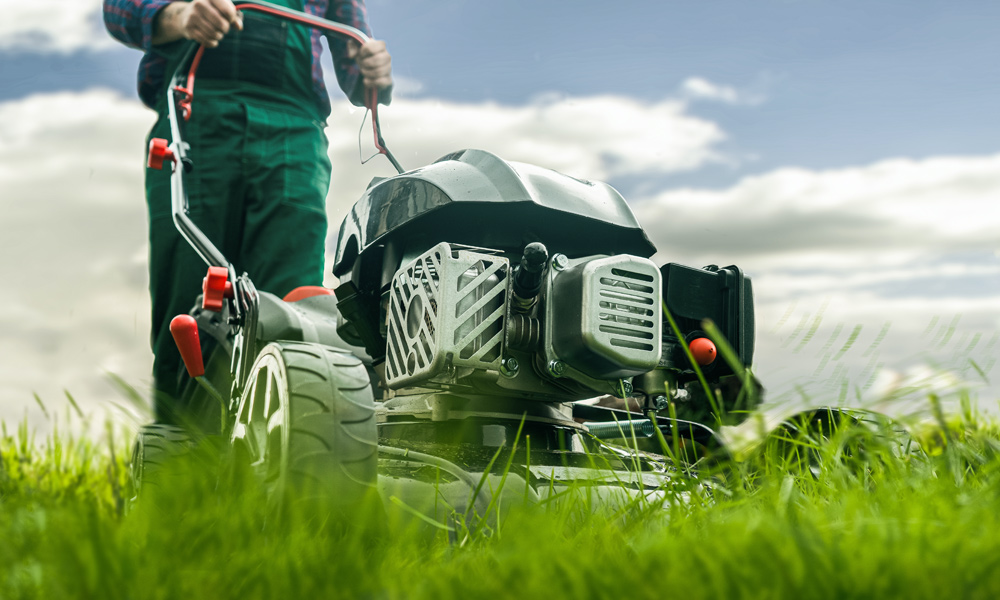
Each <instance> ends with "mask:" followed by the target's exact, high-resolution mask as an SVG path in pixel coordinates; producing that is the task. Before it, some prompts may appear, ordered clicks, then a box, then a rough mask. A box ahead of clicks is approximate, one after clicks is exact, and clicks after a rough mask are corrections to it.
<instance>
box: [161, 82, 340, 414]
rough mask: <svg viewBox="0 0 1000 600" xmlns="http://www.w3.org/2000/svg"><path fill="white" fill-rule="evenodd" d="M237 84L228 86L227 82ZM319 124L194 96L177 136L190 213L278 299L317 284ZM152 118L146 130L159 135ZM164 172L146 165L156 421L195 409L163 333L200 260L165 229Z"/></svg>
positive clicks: (274, 109) (197, 288) (322, 222)
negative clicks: (185, 160) (186, 167)
mask: <svg viewBox="0 0 1000 600" xmlns="http://www.w3.org/2000/svg"><path fill="white" fill-rule="evenodd" d="M237 85H238V84H237ZM322 127H323V126H322V124H321V123H319V122H318V121H317V120H316V119H315V118H313V117H310V116H307V114H306V113H304V112H303V113H300V112H298V111H296V110H294V109H293V108H291V107H283V106H275V105H270V104H262V103H256V102H246V101H242V100H240V99H239V95H237V94H223V93H202V94H201V95H200V96H199V97H198V101H197V102H196V104H195V110H194V114H193V116H192V118H191V121H190V122H189V123H188V124H187V131H186V133H185V139H186V140H189V141H190V142H191V144H192V147H191V150H190V152H189V156H190V158H191V159H192V161H193V162H194V170H193V171H192V172H191V173H189V174H187V175H186V176H185V186H186V188H187V191H188V198H189V214H190V216H191V219H192V220H193V221H194V222H195V223H196V224H197V225H198V227H200V228H201V229H202V231H204V232H205V234H206V235H207V236H208V237H209V239H211V240H212V241H213V243H214V244H215V245H216V247H218V248H219V250H221V251H222V253H223V254H224V255H225V256H226V258H227V259H229V260H230V261H231V262H232V263H233V264H234V265H235V267H236V270H237V272H238V273H239V272H243V271H245V272H246V273H248V274H249V276H250V278H251V280H252V281H253V282H254V284H255V285H256V286H257V288H258V289H259V290H262V291H267V292H271V293H274V294H276V295H278V296H283V295H284V294H286V293H287V292H288V291H290V290H292V289H294V288H295V287H297V286H300V285H322V282H323V262H324V261H323V259H324V252H323V245H324V241H325V239H326V230H327V220H326V208H325V207H326V193H327V190H328V188H329V184H330V162H329V159H328V157H327V140H326V136H325V134H324V132H323V129H322ZM168 129H169V126H168V124H167V120H166V118H165V116H163V115H162V114H161V117H160V119H159V121H158V122H157V124H156V125H155V126H154V128H153V131H152V132H151V137H165V138H169V135H168ZM169 177H170V174H169V172H168V170H164V171H154V170H150V169H147V170H146V197H147V202H148V205H149V224H150V226H149V245H150V247H149V273H150V295H151V298H152V304H153V307H152V308H153V312H152V346H153V353H154V355H155V358H154V362H153V379H154V387H155V389H156V393H155V397H154V407H155V413H156V419H157V421H159V422H166V423H177V422H178V421H179V420H183V417H184V415H185V414H188V413H191V412H192V411H200V410H203V408H202V407H188V406H183V405H181V404H180V402H181V400H178V398H179V395H180V391H181V390H182V389H183V386H184V385H185V383H186V381H185V380H186V378H187V375H186V373H184V368H183V366H182V364H181V360H180V355H179V354H178V352H177V349H176V347H175V346H174V342H173V339H172V337H171V335H170V332H169V324H170V320H171V319H172V318H173V317H174V316H176V315H178V314H184V313H187V312H189V311H190V310H191V308H192V306H193V305H194V301H195V297H196V296H197V295H198V294H199V293H200V292H201V281H202V278H203V277H204V276H205V272H206V270H207V265H206V264H205V263H204V262H203V261H202V260H201V258H200V257H199V256H198V255H197V254H196V253H195V251H194V250H193V249H191V247H190V246H189V245H188V243H187V242H186V241H185V240H184V239H183V238H182V237H181V236H180V234H179V233H178V232H177V230H176V228H175V227H174V224H173V220H172V219H171V210H170V179H169Z"/></svg>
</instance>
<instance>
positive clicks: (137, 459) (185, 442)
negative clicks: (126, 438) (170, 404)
mask: <svg viewBox="0 0 1000 600" xmlns="http://www.w3.org/2000/svg"><path fill="white" fill-rule="evenodd" d="M193 446H194V442H193V440H192V438H191V436H190V435H188V433H187V432H186V431H185V430H184V429H182V428H180V427H177V426H175V425H163V424H159V423H152V424H149V425H144V426H143V427H142V428H141V429H140V430H139V434H138V435H137V436H136V440H135V444H134V445H133V446H132V460H131V462H130V463H129V477H128V482H129V493H128V494H126V496H127V501H126V503H125V508H126V512H127V511H129V510H131V509H132V508H133V507H134V506H135V504H136V502H138V501H139V496H140V494H143V493H144V492H143V488H144V487H146V488H154V487H163V486H164V483H169V482H163V481H160V479H161V473H160V471H161V470H162V468H163V467H164V464H165V463H167V462H168V461H170V459H172V458H177V457H179V456H183V455H185V454H187V453H189V452H190V451H191V449H192V448H193ZM148 491H149V490H148V489H147V492H148Z"/></svg>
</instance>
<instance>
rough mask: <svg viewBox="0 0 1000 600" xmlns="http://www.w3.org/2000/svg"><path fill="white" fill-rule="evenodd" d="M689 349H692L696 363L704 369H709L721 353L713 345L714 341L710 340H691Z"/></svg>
mask: <svg viewBox="0 0 1000 600" xmlns="http://www.w3.org/2000/svg"><path fill="white" fill-rule="evenodd" d="M688 348H690V349H691V354H692V355H693V356H694V361H695V362H696V363H698V364H699V365H701V366H703V367H707V366H708V365H710V364H712V363H713V362H715V357H716V356H717V355H718V353H719V351H718V349H716V347H715V344H713V343H712V340H710V339H708V338H695V339H693V340H691V343H690V344H689V345H688Z"/></svg>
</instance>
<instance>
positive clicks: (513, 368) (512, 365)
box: [500, 356, 520, 377]
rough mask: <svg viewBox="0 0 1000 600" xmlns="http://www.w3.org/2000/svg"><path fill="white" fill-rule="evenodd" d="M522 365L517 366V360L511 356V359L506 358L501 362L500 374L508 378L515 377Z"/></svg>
mask: <svg viewBox="0 0 1000 600" xmlns="http://www.w3.org/2000/svg"><path fill="white" fill-rule="evenodd" d="M519 368H520V365H518V364H517V359H516V358H514V357H513V356H511V357H510V358H505V359H503V360H502V361H501V362H500V373H501V374H503V375H505V376H507V377H513V376H515V375H517V370H518V369H519Z"/></svg>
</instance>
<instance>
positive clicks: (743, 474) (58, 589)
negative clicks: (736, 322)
mask: <svg viewBox="0 0 1000 600" xmlns="http://www.w3.org/2000/svg"><path fill="white" fill-rule="evenodd" d="M928 402H930V401H928ZM67 417H68V418H75V419H79V418H80V416H79V415H76V416H74V415H73V414H67ZM76 429H79V428H76ZM68 431H70V429H68V428H65V427H64V428H57V429H56V432H55V433H53V434H52V435H50V436H46V437H44V438H40V439H36V438H34V437H33V436H32V433H31V432H30V431H29V429H28V427H27V424H26V423H21V424H19V425H17V426H16V427H11V428H10V429H8V428H6V427H5V428H4V429H3V430H2V439H0V598H3V599H4V600H7V599H11V600H13V599H19V598H182V599H190V598H240V599H249V598H311V597H316V598H320V597H321V598H355V597H370V598H488V597H493V598H508V597H518V598H522V597H523V598H538V597H544V598H554V597H560V598H562V597H565V598H571V597H572V598H657V599H661V598H671V597H680V598H730V597H736V598H742V597H753V598H758V597H762V598H785V597H789V598H852V597H865V598H882V597H906V598H935V599H941V598H953V597H963V598H977V597H978V598H995V597H1000V564H998V563H1000V431H998V430H997V428H996V427H995V426H993V425H992V424H990V423H988V422H986V421H984V420H981V418H979V417H977V416H976V415H974V414H971V413H970V414H967V415H958V416H957V417H956V420H954V421H948V420H946V419H942V420H941V422H940V423H939V424H938V426H937V427H936V429H935V434H934V435H933V436H930V437H929V438H927V439H933V440H935V441H936V443H935V444H934V445H933V446H932V448H933V451H931V452H928V451H925V450H924V449H923V448H924V447H925V446H926V444H925V445H924V446H922V445H921V444H918V443H917V442H915V441H914V440H913V439H911V438H910V436H909V435H908V434H907V433H905V432H903V431H901V430H899V429H898V427H897V425H896V424H894V423H891V422H888V421H884V420H879V419H877V418H874V419H869V420H867V421H859V422H855V421H853V420H851V419H845V420H844V422H843V423H842V424H841V425H840V426H839V427H838V428H835V429H831V428H823V427H816V426H814V424H811V423H798V424H794V425H791V426H789V427H786V428H785V429H784V430H782V431H781V432H778V433H777V434H775V435H772V436H771V438H769V440H768V441H767V442H766V443H764V444H761V445H760V446H758V447H757V448H755V449H753V450H751V451H748V452H747V453H746V455H745V456H743V457H741V458H742V460H740V461H739V462H735V461H727V460H717V461H716V462H714V463H712V464H705V465H700V468H699V469H698V471H697V475H695V476H693V477H691V478H682V479H680V480H679V481H678V482H677V483H676V484H675V485H674V486H672V487H671V488H670V489H669V490H668V492H667V493H665V494H664V495H663V496H662V497H661V498H658V499H657V498H647V499H640V500H637V501H635V502H632V503H631V504H628V505H626V506H624V507H618V508H617V509H614V510H611V509H606V510H602V509H601V508H600V507H598V506H595V505H593V504H590V503H588V502H587V501H586V496H585V494H582V493H581V494H579V499H578V500H574V496H572V495H570V496H567V497H566V498H564V501H561V502H558V503H549V504H547V505H543V506H523V507H512V508H510V510H509V512H504V514H505V518H504V520H503V522H502V524H501V525H500V526H499V527H489V528H478V529H476V530H474V531H472V533H471V535H469V536H468V537H466V538H463V540H462V543H454V542H449V536H448V534H447V532H446V531H444V530H443V529H435V528H429V529H428V527H427V526H426V525H421V522H419V520H414V522H415V523H416V524H415V525H414V526H412V527H409V526H395V527H387V526H386V525H385V522H386V521H385V519H384V516H383V515H382V514H381V513H380V512H379V510H377V509H375V508H373V507H372V506H369V507H368V508H369V509H371V510H370V514H364V513H362V512H359V513H354V514H353V515H352V517H351V518H349V519H336V518H335V519H318V518H317V517H316V515H315V514H314V513H311V512H310V511H308V510H303V511H295V510H290V511H284V512H283V513H279V512H276V511H274V510H272V509H270V508H268V501H267V498H266V497H265V495H264V492H263V491H262V490H261V489H260V488H259V487H258V486H256V485H255V484H254V483H253V480H252V479H251V478H246V477H244V476H243V474H239V473H235V474H234V473H228V472H225V471H223V472H222V476H221V477H219V476H218V475H219V473H218V472H217V469H216V467H215V466H214V463H213V462H212V461H211V460H210V459H211V457H212V453H211V452H210V451H207V450H206V451H205V452H204V453H203V454H201V455H196V457H195V458H193V459H191V460H190V461H188V462H187V463H184V464H179V465H177V466H176V468H177V469H178V471H177V472H176V473H174V475H175V477H173V478H171V479H169V484H164V488H165V489H163V490H161V493H160V494H157V495H155V501H148V502H147V501H144V502H143V503H140V504H139V505H138V506H137V507H136V508H135V509H134V510H131V511H130V512H129V513H128V514H127V515H126V514H124V508H125V503H126V500H127V497H128V490H127V477H126V474H127V464H126V461H127V458H128V453H127V450H128V442H129V440H128V439H127V436H125V435H123V432H122V431H119V430H117V429H115V428H114V427H109V428H108V429H107V430H106V432H105V434H104V436H103V439H92V438H90V437H86V436H77V435H72V434H70V433H68ZM502 462H503V461H498V464H500V463H502ZM503 466H504V465H500V468H503Z"/></svg>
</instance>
